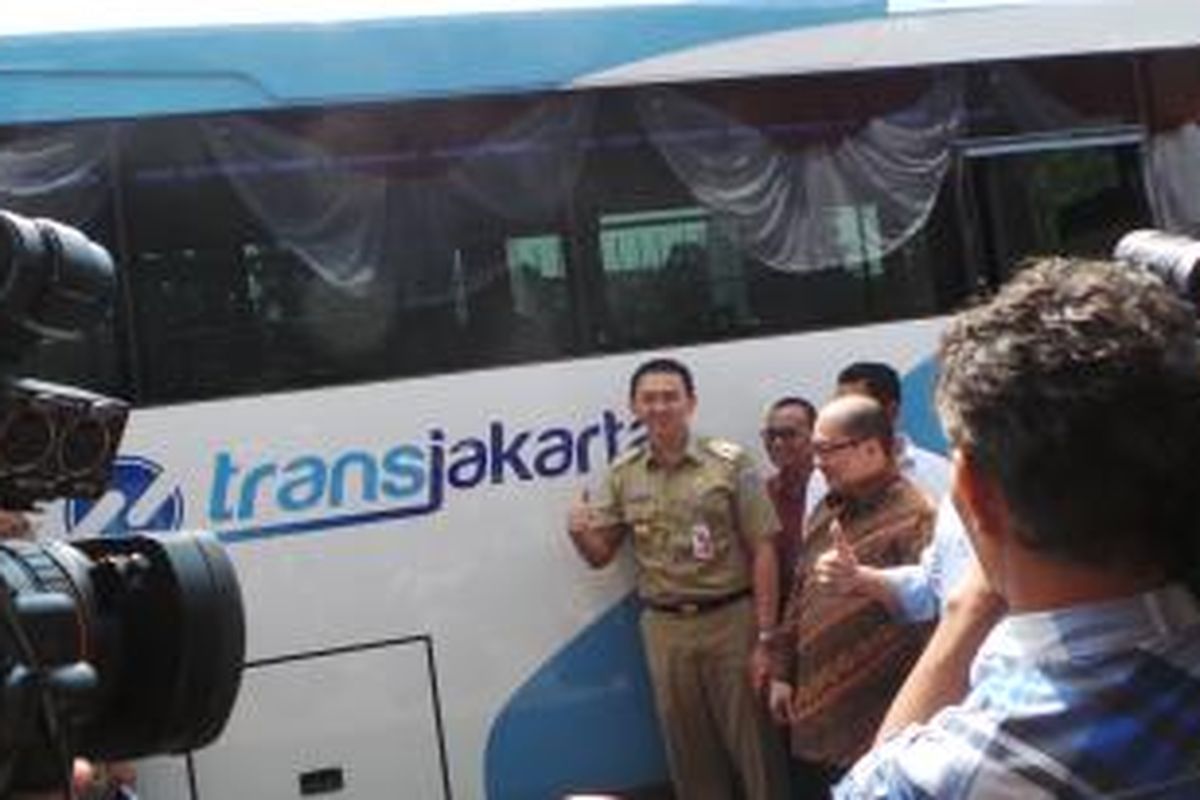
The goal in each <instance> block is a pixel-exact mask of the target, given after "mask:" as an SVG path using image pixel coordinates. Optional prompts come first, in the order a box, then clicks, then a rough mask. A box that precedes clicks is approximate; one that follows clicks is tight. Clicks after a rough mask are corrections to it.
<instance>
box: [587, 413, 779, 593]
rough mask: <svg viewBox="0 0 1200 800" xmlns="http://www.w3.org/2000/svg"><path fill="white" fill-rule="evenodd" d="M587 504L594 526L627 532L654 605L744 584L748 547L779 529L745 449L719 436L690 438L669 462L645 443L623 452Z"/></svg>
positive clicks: (642, 589) (642, 588)
mask: <svg viewBox="0 0 1200 800" xmlns="http://www.w3.org/2000/svg"><path fill="white" fill-rule="evenodd" d="M593 508H594V510H595V513H596V514H597V517H598V522H600V524H602V525H605V526H609V525H619V526H620V527H621V528H622V530H623V532H624V533H625V534H630V533H631V534H632V536H633V551H634V556H635V559H636V561H637V565H638V571H637V572H638V592H639V594H640V595H641V596H642V598H643V599H644V600H647V601H649V602H652V603H666V604H670V603H678V602H686V601H689V600H703V599H705V598H715V597H722V596H726V595H730V594H733V593H735V592H739V591H743V590H746V589H750V588H751V570H750V563H751V559H752V548H753V547H754V546H755V545H756V544H757V542H758V541H759V540H760V539H762V538H763V537H770V536H774V535H775V533H776V531H777V530H778V529H779V521H778V519H777V518H776V516H775V509H774V507H772V505H771V502H770V500H769V499H768V498H767V495H766V492H765V491H764V488H763V483H762V478H761V476H760V475H759V474H758V471H757V470H756V469H755V468H754V463H753V461H752V459H751V458H750V456H749V454H748V453H747V452H746V451H745V449H744V448H742V447H740V446H739V445H736V444H734V443H732V442H728V441H725V440H722V439H709V438H703V437H701V438H697V437H690V438H689V439H688V444H687V448H686V450H685V452H684V457H683V460H682V462H680V463H679V464H678V465H677V466H675V467H673V468H664V467H661V466H660V465H658V464H656V463H654V459H653V457H652V456H651V455H650V448H649V447H648V446H642V447H637V448H634V449H633V450H630V451H628V452H626V453H624V454H623V455H621V456H620V457H618V458H617V460H616V461H614V462H613V465H612V468H611V469H610V470H609V472H608V475H607V476H606V479H605V481H604V483H603V485H602V487H601V489H600V491H599V492H598V495H597V497H596V498H595V501H594V505H593Z"/></svg>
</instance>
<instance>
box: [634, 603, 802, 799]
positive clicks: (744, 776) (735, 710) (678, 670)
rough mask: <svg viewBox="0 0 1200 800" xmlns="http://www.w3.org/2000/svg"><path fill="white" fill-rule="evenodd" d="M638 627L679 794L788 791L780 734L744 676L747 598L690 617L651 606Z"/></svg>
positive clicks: (748, 645)
mask: <svg viewBox="0 0 1200 800" xmlns="http://www.w3.org/2000/svg"><path fill="white" fill-rule="evenodd" d="M641 629H642V640H643V642H644V643H645V647H646V660H647V661H648V662H649V667H650V680H651V683H652V684H653V686H654V699H655V704H656V705H657V707H658V717H659V722H660V725H661V728H662V733H663V739H664V740H665V744H666V747H667V760H668V762H669V766H670V770H671V782H672V783H673V784H674V786H675V797H676V798H677V800H726V799H727V798H737V797H745V798H747V800H779V798H786V797H787V765H786V756H785V754H784V751H783V747H782V746H781V742H780V736H779V733H778V731H775V730H773V729H772V726H771V722H770V720H769V718H768V717H767V713H766V708H765V704H764V701H763V700H761V699H760V698H758V697H756V696H755V694H754V692H753V691H752V690H751V688H750V684H749V681H748V678H747V663H748V661H749V658H750V651H751V649H752V647H753V644H754V636H755V623H754V610H753V604H752V601H751V600H750V598H748V597H747V598H745V599H742V600H737V601H735V602H733V603H730V604H729V605H726V606H721V607H719V608H715V609H712V610H710V611H706V612H702V613H699V614H694V615H690V616H689V615H677V614H671V613H668V612H663V611H656V610H654V609H646V611H645V612H643V614H642V618H641ZM739 786H740V787H741V792H739V791H738V789H737V787H739Z"/></svg>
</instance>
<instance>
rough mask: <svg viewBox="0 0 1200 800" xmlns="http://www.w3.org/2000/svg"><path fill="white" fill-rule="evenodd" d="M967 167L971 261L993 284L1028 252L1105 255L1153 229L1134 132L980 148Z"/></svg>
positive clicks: (1033, 253) (993, 143) (1011, 143)
mask: <svg viewBox="0 0 1200 800" xmlns="http://www.w3.org/2000/svg"><path fill="white" fill-rule="evenodd" d="M966 168H967V171H968V177H969V187H970V190H971V191H972V192H973V193H974V201H975V208H976V213H977V214H978V215H979V216H978V219H977V227H976V231H977V236H976V238H975V243H976V252H975V254H974V257H975V259H976V262H977V265H978V269H979V271H980V274H982V275H985V276H986V277H987V280H988V281H989V282H991V283H993V284H995V285H998V284H999V283H1001V282H1003V281H1004V279H1005V278H1007V276H1008V275H1009V274H1010V273H1011V270H1012V268H1013V266H1014V265H1015V264H1016V263H1018V262H1019V261H1020V260H1021V259H1023V258H1025V257H1027V256H1029V255H1035V254H1053V253H1070V254H1072V255H1077V256H1094V257H1097V258H1105V257H1107V256H1108V255H1109V254H1110V253H1111V252H1112V248H1113V246H1114V245H1115V244H1116V242H1117V240H1118V239H1119V238H1120V237H1121V236H1122V235H1123V234H1124V233H1126V232H1128V231H1129V230H1131V229H1133V228H1137V227H1145V226H1147V225H1149V224H1150V214H1149V207H1148V204H1147V202H1146V197H1145V192H1144V190H1143V188H1142V187H1143V184H1142V177H1141V175H1142V172H1141V146H1140V134H1138V133H1136V132H1129V133H1122V132H1119V131H1118V132H1114V133H1112V134H1110V135H1109V136H1107V137H1100V138H1095V137H1093V138H1090V139H1089V138H1087V137H1081V138H1078V139H1068V138H1062V139H1055V140H1047V139H1042V138H1038V139H1033V140H1011V141H997V142H992V143H987V144H980V145H976V146H975V148H974V149H972V150H969V151H968V159H967V164H966Z"/></svg>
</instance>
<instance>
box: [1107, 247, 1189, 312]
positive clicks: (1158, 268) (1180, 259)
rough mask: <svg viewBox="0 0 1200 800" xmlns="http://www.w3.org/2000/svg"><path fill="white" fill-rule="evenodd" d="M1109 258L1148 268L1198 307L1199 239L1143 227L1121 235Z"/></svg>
mask: <svg viewBox="0 0 1200 800" xmlns="http://www.w3.org/2000/svg"><path fill="white" fill-rule="evenodd" d="M1113 258H1115V259H1116V260H1117V261H1122V262H1125V263H1126V264H1133V265H1136V266H1139V267H1143V268H1145V269H1147V270H1149V271H1150V272H1152V273H1154V274H1155V275H1157V276H1158V277H1159V279H1161V280H1162V282H1163V283H1165V284H1166V285H1167V286H1169V287H1171V289H1173V290H1174V291H1175V293H1176V294H1178V295H1179V296H1180V297H1182V298H1183V299H1185V300H1187V301H1188V302H1189V303H1191V304H1192V306H1193V307H1194V308H1197V309H1200V241H1197V240H1196V239H1191V238H1188V237H1187V236H1181V235H1179V234H1175V233H1166V232H1164V231H1159V230H1153V229H1150V228H1143V229H1141V230H1136V231H1130V232H1129V233H1127V234H1125V235H1124V236H1122V237H1121V239H1120V241H1118V242H1117V246H1116V247H1115V248H1113Z"/></svg>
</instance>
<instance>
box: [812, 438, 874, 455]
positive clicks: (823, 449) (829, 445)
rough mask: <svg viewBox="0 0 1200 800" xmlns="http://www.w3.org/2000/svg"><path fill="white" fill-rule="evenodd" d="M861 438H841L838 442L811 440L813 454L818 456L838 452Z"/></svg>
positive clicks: (853, 444)
mask: <svg viewBox="0 0 1200 800" xmlns="http://www.w3.org/2000/svg"><path fill="white" fill-rule="evenodd" d="M861 441H862V439H842V440H841V441H838V442H813V448H812V449H813V454H814V455H818V456H831V455H833V454H834V453H840V452H841V451H842V450H846V449H848V448H851V447H854V446H855V445H857V444H858V443H859V442H861Z"/></svg>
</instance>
